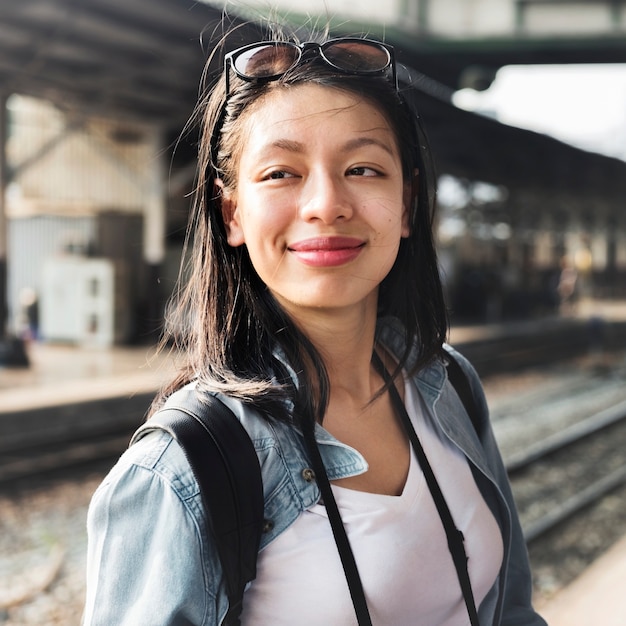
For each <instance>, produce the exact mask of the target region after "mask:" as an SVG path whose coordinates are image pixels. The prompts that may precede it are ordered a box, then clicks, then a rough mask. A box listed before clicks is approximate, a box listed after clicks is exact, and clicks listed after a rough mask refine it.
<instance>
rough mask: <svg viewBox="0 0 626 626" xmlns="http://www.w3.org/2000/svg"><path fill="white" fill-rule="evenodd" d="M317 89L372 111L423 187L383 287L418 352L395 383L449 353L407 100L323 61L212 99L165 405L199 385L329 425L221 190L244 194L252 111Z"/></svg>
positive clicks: (421, 155)
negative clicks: (241, 178) (232, 237)
mask: <svg viewBox="0 0 626 626" xmlns="http://www.w3.org/2000/svg"><path fill="white" fill-rule="evenodd" d="M274 35H275V34H274ZM274 38H275V37H274ZM311 82H313V83H317V84H319V85H322V86H325V87H332V88H335V89H341V90H344V91H347V92H350V93H353V94H356V95H358V96H359V97H362V98H364V99H366V100H367V101H369V102H370V103H372V104H373V105H374V106H376V107H377V108H378V109H379V110H380V111H381V112H382V113H383V114H384V115H385V117H386V118H387V120H388V122H389V124H390V125H391V127H392V129H393V131H394V132H395V135H396V138H397V141H398V145H399V148H400V156H401V159H402V165H403V174H404V178H405V181H412V184H413V194H412V202H411V207H410V228H411V232H410V235H409V237H408V238H406V239H402V240H401V243H400V248H399V252H398V256H397V259H396V261H395V264H394V265H393V267H392V269H391V271H390V272H389V274H388V275H387V276H386V277H385V279H384V280H383V281H382V283H381V286H380V290H379V311H378V316H379V318H382V317H385V316H392V317H395V318H397V319H398V320H399V321H400V322H401V323H402V325H403V327H404V329H405V332H406V340H407V341H406V344H407V349H406V351H405V353H404V354H403V355H400V359H399V365H398V368H397V370H396V371H395V372H394V375H397V374H398V373H399V372H400V371H401V369H402V368H403V367H405V366H406V364H407V359H408V356H409V352H410V351H411V350H412V349H414V348H415V347H417V353H418V355H419V356H418V359H417V361H416V362H414V363H413V364H412V369H413V370H416V369H419V368H421V367H423V366H424V365H425V364H427V363H429V362H430V361H431V360H432V359H433V358H435V357H436V356H437V355H438V353H439V352H440V350H441V346H442V343H443V342H444V340H445V337H446V334H447V315H446V309H445V304H444V298H443V291H442V287H441V282H440V278H439V271H438V266H437V259H436V253H435V246H434V241H433V228H432V226H433V218H434V205H435V203H434V175H433V167H432V161H431V156H430V151H429V149H428V145H427V142H426V138H425V134H424V132H423V130H422V127H421V122H420V120H419V116H418V114H417V112H416V110H415V108H414V107H413V106H411V105H410V103H409V98H407V95H406V94H401V93H398V91H397V90H396V89H395V87H394V85H393V84H392V83H391V82H390V81H389V80H387V79H386V78H385V77H382V76H377V77H364V76H352V75H346V74H343V73H339V72H337V71H336V70H334V69H333V68H332V67H330V66H328V65H326V64H325V63H323V62H320V61H319V60H313V61H311V62H309V63H306V64H302V65H298V66H296V67H295V68H293V69H291V70H290V71H289V72H287V73H286V74H285V75H284V76H283V77H281V78H280V79H279V80H276V81H271V82H267V83H262V84H258V83H252V82H247V81H244V80H241V79H239V78H237V77H235V76H231V77H230V85H231V88H230V94H229V96H228V98H226V96H225V83H224V77H223V76H221V77H220V78H218V79H217V80H216V81H214V82H213V83H211V84H210V85H209V86H207V87H206V89H205V90H204V92H203V95H202V97H201V98H200V100H199V103H198V106H197V110H196V116H195V119H196V120H197V121H198V123H199V126H200V144H199V154H198V157H199V158H198V180H197V186H196V191H195V196H194V203H193V210H192V213H191V216H190V220H189V228H188V233H187V242H186V244H185V253H184V255H183V258H184V261H183V264H182V265H181V280H180V286H179V289H178V291H177V293H176V294H175V296H174V298H173V299H172V302H171V304H170V307H169V312H168V316H167V320H166V330H165V341H167V342H169V343H170V344H171V343H173V344H174V345H175V346H176V347H177V348H179V349H180V354H181V355H182V358H184V364H183V367H182V368H181V370H180V371H179V374H178V376H177V377H176V378H175V379H174V380H173V381H172V382H171V383H170V384H169V385H168V386H167V387H166V388H165V389H164V390H163V392H162V394H161V396H160V397H159V398H158V399H157V401H156V404H158V403H159V402H160V401H161V400H162V399H163V398H164V397H165V396H167V395H168V394H169V393H171V392H172V391H174V390H175V389H176V388H178V387H180V386H182V385H183V384H185V383H186V382H188V381H190V380H193V379H197V381H198V384H199V385H201V386H202V387H204V388H207V389H211V390H217V391H222V392H224V393H226V394H228V395H230V396H233V397H236V398H238V399H240V400H241V401H242V402H244V403H246V404H250V405H252V406H254V407H255V408H256V409H258V410H259V411H260V412H261V413H262V414H263V415H265V416H267V417H269V416H271V417H272V418H274V419H279V420H289V419H292V418H293V419H294V420H295V421H296V422H299V421H302V420H318V421H321V419H322V417H323V415H324V412H325V409H326V406H327V403H328V397H329V381H328V377H327V373H326V369H325V367H324V364H323V361H322V358H321V356H320V355H319V353H318V351H317V350H316V348H315V346H314V345H313V344H312V343H311V341H310V340H309V339H308V338H307V336H306V334H304V333H303V332H302V331H301V330H300V329H299V328H298V327H297V325H296V324H295V323H294V322H293V320H292V319H291V318H290V317H289V316H288V315H287V314H286V313H285V311H284V310H283V309H282V308H281V306H280V305H279V304H278V303H277V301H276V300H275V299H274V297H273V296H272V294H271V293H270V291H269V290H268V289H267V288H266V286H265V284H264V283H263V282H262V281H261V279H260V278H259V276H258V275H257V273H256V271H255V270H254V268H253V266H252V264H251V262H250V258H249V256H248V253H247V249H246V247H245V246H240V247H231V246H230V245H229V244H228V242H227V240H226V230H225V226H224V222H223V219H222V212H221V204H220V190H219V188H218V187H217V186H216V185H215V180H216V178H220V179H221V180H222V181H223V183H224V185H225V187H226V188H229V187H233V186H234V185H235V184H236V178H237V165H238V161H239V156H240V154H241V150H242V147H243V141H244V140H243V138H242V136H241V128H242V126H243V120H244V116H246V115H247V114H251V115H254V107H252V105H253V104H254V103H256V102H259V99H260V98H262V97H263V96H264V95H265V94H267V93H269V91H270V90H273V89H289V88H290V87H292V86H296V85H298V84H301V83H311ZM251 111H252V112H251ZM250 112H251V113H250ZM416 170H417V171H419V175H418V176H417V177H415V171H416ZM185 259H186V260H185Z"/></svg>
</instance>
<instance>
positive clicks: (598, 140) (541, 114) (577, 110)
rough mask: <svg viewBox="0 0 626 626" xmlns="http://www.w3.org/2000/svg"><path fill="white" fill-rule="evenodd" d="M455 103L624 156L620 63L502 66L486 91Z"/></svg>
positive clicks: (625, 105)
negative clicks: (493, 113)
mask: <svg viewBox="0 0 626 626" xmlns="http://www.w3.org/2000/svg"><path fill="white" fill-rule="evenodd" d="M455 102H456V103H457V104H458V105H459V106H462V107H464V108H468V109H470V110H473V109H480V110H483V111H487V112H495V113H496V114H497V118H498V119H499V120H500V121H501V122H504V123H506V124H511V125H513V126H521V127H524V128H529V129H531V130H536V131H538V132H543V133H546V134H549V135H552V136H554V137H556V138H558V139H561V140H562V141H567V142H570V143H574V144H575V145H578V146H580V147H582V148H585V149H587V150H593V151H596V152H601V153H604V154H609V155H611V156H617V157H620V158H622V159H624V160H626V64H613V65H576V66H574V65H560V66H557V65H546V66H537V65H534V66H508V67H504V68H502V69H501V70H500V71H499V72H498V74H497V77H496V80H495V81H494V83H493V84H492V86H491V87H490V88H489V89H488V90H487V91H485V92H480V93H479V92H474V91H471V90H463V91H461V92H458V93H457V94H456V97H455Z"/></svg>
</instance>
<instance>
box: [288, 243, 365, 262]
mask: <svg viewBox="0 0 626 626" xmlns="http://www.w3.org/2000/svg"><path fill="white" fill-rule="evenodd" d="M364 246H365V242H364V241H363V240H361V239H357V238H355V237H317V238H314V239H306V240H304V241H299V242H297V243H295V244H292V245H291V246H289V247H288V250H289V252H291V253H292V254H293V255H294V256H295V257H296V258H297V259H298V260H299V261H301V262H302V263H304V264H305V265H309V266H312V267H336V266H339V265H345V264H346V263H350V261H353V260H354V259H356V258H357V257H358V256H359V255H360V254H361V251H362V250H363V248H364Z"/></svg>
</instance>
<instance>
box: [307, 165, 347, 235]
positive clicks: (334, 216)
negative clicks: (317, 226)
mask: <svg viewBox="0 0 626 626" xmlns="http://www.w3.org/2000/svg"><path fill="white" fill-rule="evenodd" d="M301 200H302V201H301V203H300V217H301V218H302V219H303V220H305V221H312V220H319V221H321V222H323V223H324V224H332V223H333V222H335V221H336V220H347V219H350V218H351V217H352V213H353V204H352V201H351V198H350V194H349V192H348V190H347V189H346V185H345V182H344V180H343V177H340V176H335V175H333V174H332V173H330V172H319V173H317V174H315V175H313V176H309V177H308V180H307V184H306V187H305V189H304V193H303V196H302V198H301Z"/></svg>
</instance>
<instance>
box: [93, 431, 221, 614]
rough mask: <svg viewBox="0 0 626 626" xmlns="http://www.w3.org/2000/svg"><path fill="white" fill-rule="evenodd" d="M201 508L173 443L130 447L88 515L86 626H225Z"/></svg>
mask: <svg viewBox="0 0 626 626" xmlns="http://www.w3.org/2000/svg"><path fill="white" fill-rule="evenodd" d="M177 466H180V467H177ZM201 507H202V505H201V499H200V496H199V494H198V490H197V485H196V483H195V480H194V479H193V476H192V475H191V472H190V470H189V469H188V466H187V467H185V461H184V456H183V453H182V451H181V450H180V448H179V447H178V445H177V444H176V442H174V441H173V440H172V439H171V438H170V437H169V435H167V434H166V433H161V432H157V433H153V434H150V435H147V436H146V437H145V438H144V439H142V440H141V441H140V442H139V443H137V444H134V445H133V446H131V448H130V450H128V451H127V452H126V453H125V454H124V455H123V456H122V458H121V459H120V461H119V462H118V464H117V465H116V467H115V468H114V469H113V470H112V471H111V473H110V474H109V476H108V477H107V478H106V479H105V480H104V482H103V483H102V484H101V485H100V487H99V488H98V490H97V491H96V493H95V494H94V496H93V498H92V501H91V505H90V508H89V513H88V517H87V531H88V549H87V595H86V603H85V611H84V616H83V626H111V625H112V624H115V625H116V626H154V625H155V624H159V625H160V626H205V625H206V626H214V625H216V624H218V623H219V621H218V616H219V615H223V614H224V613H225V612H226V608H227V606H225V605H224V594H223V593H220V586H221V585H222V583H221V573H220V566H219V560H218V559H217V557H216V551H215V550H211V543H210V542H209V540H208V534H207V529H206V524H205V522H204V518H203V515H202V510H201Z"/></svg>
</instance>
